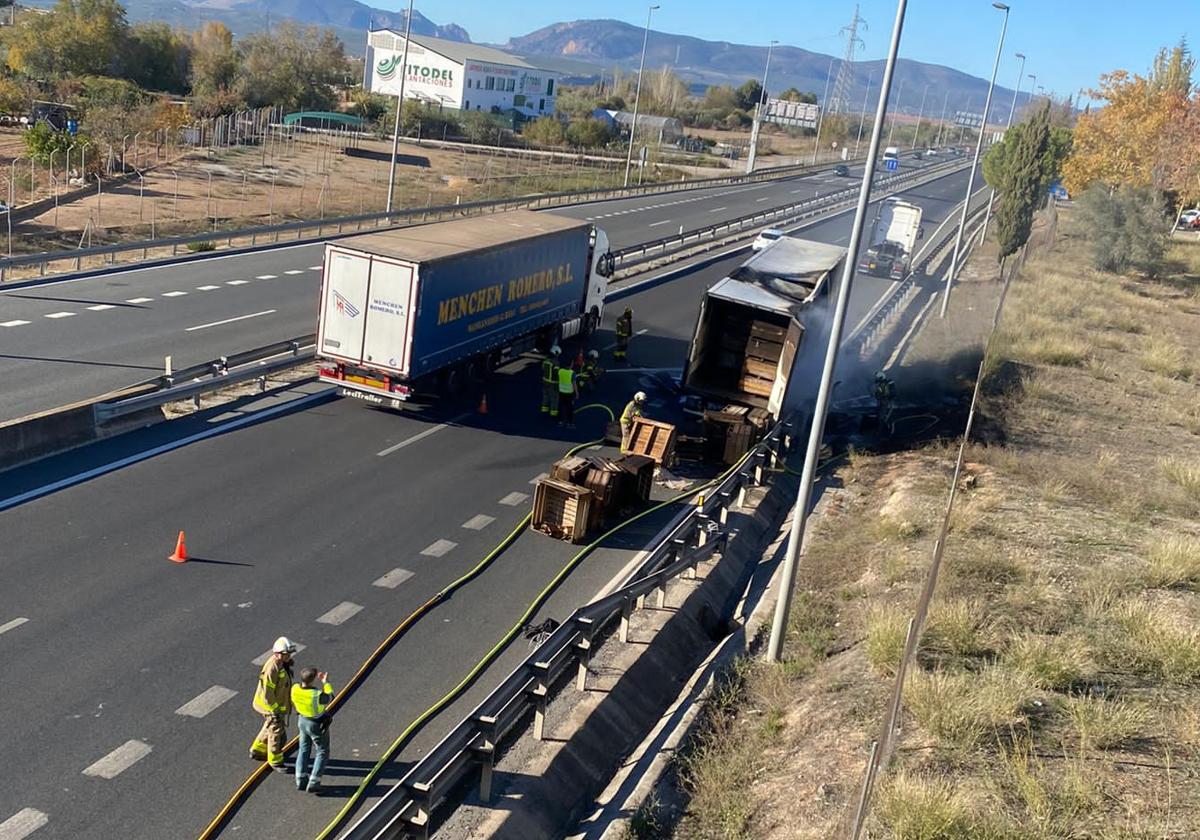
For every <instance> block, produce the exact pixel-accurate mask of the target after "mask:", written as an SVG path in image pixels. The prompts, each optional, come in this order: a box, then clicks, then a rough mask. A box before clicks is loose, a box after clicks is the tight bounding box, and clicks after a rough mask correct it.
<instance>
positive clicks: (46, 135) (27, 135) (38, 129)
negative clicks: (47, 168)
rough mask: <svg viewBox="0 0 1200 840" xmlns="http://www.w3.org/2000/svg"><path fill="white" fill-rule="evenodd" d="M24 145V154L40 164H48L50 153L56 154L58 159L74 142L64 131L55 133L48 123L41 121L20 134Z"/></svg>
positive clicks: (61, 157)
mask: <svg viewBox="0 0 1200 840" xmlns="http://www.w3.org/2000/svg"><path fill="white" fill-rule="evenodd" d="M21 140H22V142H23V143H24V144H25V154H26V155H28V156H29V157H31V158H33V159H34V160H35V161H37V162H38V163H41V164H45V163H47V162H49V160H50V155H51V153H52V152H57V153H58V156H59V159H60V160H61V159H63V154H64V153H65V152H66V150H67V148H68V147H69V146H70V145H71V143H73V142H74V138H73V137H72V136H71V135H70V134H68V133H67V132H65V131H55V129H54V128H53V127H52V126H51V125H50V123H48V122H46V121H45V120H41V121H39V122H38V123H36V124H35V125H33V126H31V127H30V128H29V130H28V131H25V132H24V133H22V134H21Z"/></svg>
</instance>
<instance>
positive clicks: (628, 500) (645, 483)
mask: <svg viewBox="0 0 1200 840" xmlns="http://www.w3.org/2000/svg"><path fill="white" fill-rule="evenodd" d="M616 463H617V465H618V466H619V467H620V468H621V469H622V470H623V471H624V473H625V474H626V475H627V476H629V479H628V480H627V481H626V482H625V484H624V493H625V498H624V500H623V501H624V502H625V504H626V505H627V506H629V507H635V506H637V505H640V504H644V503H645V502H648V501H650V491H651V490H653V489H654V459H653V458H648V457H646V456H645V455H626V456H625V457H624V458H622V459H620V460H619V461H617V462H616Z"/></svg>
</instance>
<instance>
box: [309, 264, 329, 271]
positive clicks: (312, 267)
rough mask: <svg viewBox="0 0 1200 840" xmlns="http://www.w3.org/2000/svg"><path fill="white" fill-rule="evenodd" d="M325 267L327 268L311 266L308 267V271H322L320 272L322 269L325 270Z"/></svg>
mask: <svg viewBox="0 0 1200 840" xmlns="http://www.w3.org/2000/svg"><path fill="white" fill-rule="evenodd" d="M324 267H325V266H323V265H310V266H309V267H308V270H309V271H320V270H321V269H322V268H324Z"/></svg>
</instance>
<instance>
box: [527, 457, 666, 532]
mask: <svg viewBox="0 0 1200 840" xmlns="http://www.w3.org/2000/svg"><path fill="white" fill-rule="evenodd" d="M653 484H654V460H653V459H652V458H648V457H645V456H642V455H625V456H623V457H621V458H617V459H615V460H614V459H611V458H603V457H600V456H594V457H590V458H584V457H580V456H578V455H571V456H568V457H566V458H563V459H562V460H560V461H558V462H556V463H555V464H554V466H553V467H552V468H551V470H550V475H549V477H547V478H543V479H542V480H540V481H539V482H538V483H537V485H536V487H535V488H534V492H533V519H532V521H531V523H530V525H531V527H533V528H535V529H536V530H538V531H541V532H542V533H544V534H549V535H550V536H552V537H554V538H555V539H560V540H567V541H569V542H573V543H578V542H582V541H583V539H584V537H586V536H587V535H588V534H589V533H591V532H594V531H596V530H597V529H599V528H601V527H602V526H603V525H604V523H605V522H607V521H609V520H610V519H612V518H615V517H616V516H618V515H620V514H621V513H622V512H624V511H627V510H630V509H632V508H634V507H637V506H638V505H641V504H644V503H645V502H647V501H649V500H650V490H651V488H652V486H653Z"/></svg>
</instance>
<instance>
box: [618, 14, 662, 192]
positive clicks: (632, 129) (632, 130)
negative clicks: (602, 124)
mask: <svg viewBox="0 0 1200 840" xmlns="http://www.w3.org/2000/svg"><path fill="white" fill-rule="evenodd" d="M657 8H658V6H651V7H650V8H648V9H647V10H646V30H645V32H644V33H643V34H642V61H641V63H640V64H638V80H637V88H636V89H635V90H634V93H633V122H632V123H631V124H630V126H629V153H628V154H627V155H626V156H625V184H624V186H626V187H628V186H629V167H630V166H631V165H632V164H633V141H634V138H635V137H636V135H637V118H638V107H639V106H640V105H641V102H642V73H643V72H644V71H645V69H646V44H647V43H648V42H649V41H650V15H652V14H654V10H655V9H657Z"/></svg>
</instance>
